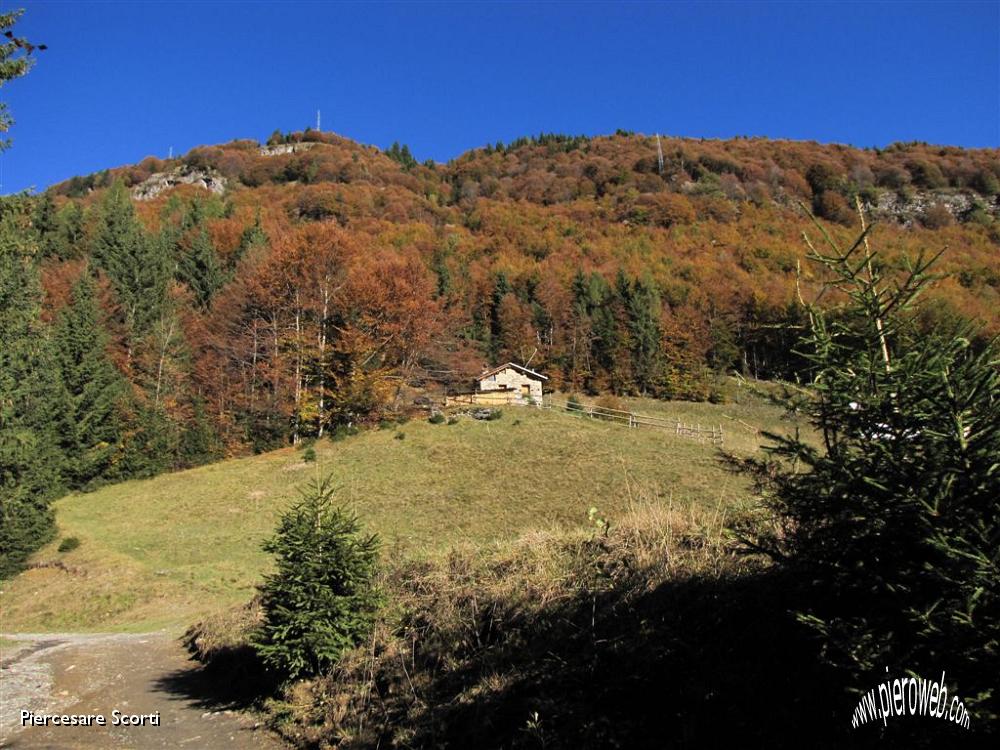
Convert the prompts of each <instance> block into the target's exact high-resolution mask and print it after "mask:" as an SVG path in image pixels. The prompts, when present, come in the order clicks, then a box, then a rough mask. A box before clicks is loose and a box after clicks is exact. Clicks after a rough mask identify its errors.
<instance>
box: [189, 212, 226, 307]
mask: <svg viewBox="0 0 1000 750" xmlns="http://www.w3.org/2000/svg"><path fill="white" fill-rule="evenodd" d="M177 277H178V279H179V280H180V281H182V282H184V283H185V284H187V286H188V289H190V290H191V292H192V293H193V294H194V297H195V300H196V301H197V302H198V304H199V305H201V307H203V308H207V307H208V306H209V305H210V304H211V302H212V297H214V296H215V293H216V292H217V291H218V290H219V289H220V288H221V287H222V285H223V284H224V283H225V281H226V276H225V273H224V271H223V269H222V266H221V264H220V263H219V256H218V254H217V253H216V252H215V246H214V245H213V244H212V239H211V238H210V237H209V236H208V232H207V231H206V230H205V228H204V227H202V228H201V229H200V230H195V234H194V237H193V239H192V241H191V246H190V247H189V248H188V249H187V250H186V251H185V252H183V253H182V255H181V257H180V259H179V261H178V264H177Z"/></svg>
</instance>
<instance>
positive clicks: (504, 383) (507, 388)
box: [476, 362, 548, 404]
mask: <svg viewBox="0 0 1000 750" xmlns="http://www.w3.org/2000/svg"><path fill="white" fill-rule="evenodd" d="M546 380H548V378H547V377H545V376H544V375H542V374H541V373H538V372H535V371H534V370H529V369H528V368H527V367H524V366H523V365H516V364H514V363H513V362H508V363H506V364H503V365H499V366H497V367H494V368H492V369H490V370H486V372H484V373H483V374H482V375H480V376H479V377H478V378H476V390H477V392H479V393H489V394H496V395H498V396H500V395H506V396H508V397H511V398H512V399H515V400H518V401H527V400H529V399H532V400H534V401H535V402H536V403H539V404H540V403H542V383H543V382H544V381H546Z"/></svg>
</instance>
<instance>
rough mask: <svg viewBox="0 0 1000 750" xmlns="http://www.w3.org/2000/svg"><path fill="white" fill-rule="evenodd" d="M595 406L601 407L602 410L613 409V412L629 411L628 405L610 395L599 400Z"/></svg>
mask: <svg viewBox="0 0 1000 750" xmlns="http://www.w3.org/2000/svg"><path fill="white" fill-rule="evenodd" d="M594 406H597V407H600V408H601V409H611V410H612V411H628V404H626V403H625V402H624V401H622V400H621V399H620V398H618V397H617V396H614V395H612V394H610V393H608V394H605V395H603V396H601V397H600V398H599V399H597V400H596V401H595V402H594Z"/></svg>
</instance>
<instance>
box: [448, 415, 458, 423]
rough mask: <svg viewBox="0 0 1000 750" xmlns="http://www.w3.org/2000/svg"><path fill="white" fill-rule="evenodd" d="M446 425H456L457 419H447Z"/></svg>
mask: <svg viewBox="0 0 1000 750" xmlns="http://www.w3.org/2000/svg"><path fill="white" fill-rule="evenodd" d="M448 424H450V425H452V424H458V417H448Z"/></svg>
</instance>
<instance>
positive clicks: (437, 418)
mask: <svg viewBox="0 0 1000 750" xmlns="http://www.w3.org/2000/svg"><path fill="white" fill-rule="evenodd" d="M427 421H428V422H430V423H431V424H443V423H444V414H442V413H441V412H437V413H436V414H431V417H430V419H428V420H427Z"/></svg>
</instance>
